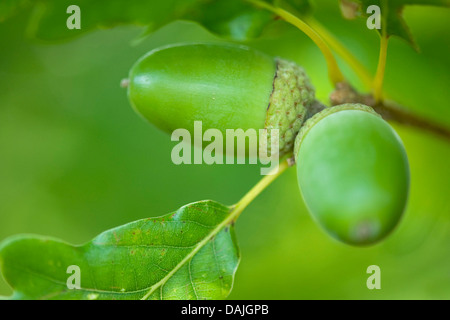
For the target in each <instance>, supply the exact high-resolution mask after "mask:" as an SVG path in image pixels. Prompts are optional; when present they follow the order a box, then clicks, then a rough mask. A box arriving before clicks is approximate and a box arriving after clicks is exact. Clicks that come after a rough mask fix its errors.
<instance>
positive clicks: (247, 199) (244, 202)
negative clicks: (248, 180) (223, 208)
mask: <svg viewBox="0 0 450 320" xmlns="http://www.w3.org/2000/svg"><path fill="white" fill-rule="evenodd" d="M289 158H290V157H288V159H286V160H284V161H283V162H282V163H281V164H280V165H279V166H278V167H277V168H275V169H273V170H272V171H271V172H270V173H269V174H268V175H266V176H265V177H264V178H262V179H261V180H260V181H259V182H258V183H257V184H256V185H254V186H253V188H252V189H250V191H249V192H247V194H246V195H245V196H243V197H242V198H241V200H239V201H238V202H237V203H236V204H235V205H234V208H233V213H232V214H231V217H232V219H233V221H236V219H237V218H238V217H239V215H240V214H241V213H242V211H244V209H245V208H246V207H247V206H248V205H249V204H250V203H251V202H252V201H253V200H254V199H255V198H256V197H257V196H258V195H259V194H260V193H261V192H262V191H263V190H264V189H265V188H266V187H267V186H268V185H270V184H271V183H272V182H273V181H274V180H276V179H277V178H278V177H279V176H280V175H281V174H282V173H283V172H284V171H286V169H287V168H289V161H288V160H289Z"/></svg>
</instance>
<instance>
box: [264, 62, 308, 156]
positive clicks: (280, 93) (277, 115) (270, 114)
mask: <svg viewBox="0 0 450 320" xmlns="http://www.w3.org/2000/svg"><path fill="white" fill-rule="evenodd" d="M276 63H277V71H276V74H275V77H274V81H273V91H272V94H271V96H270V100H269V106H268V108H267V114H266V122H265V129H268V141H270V130H271V129H279V138H280V142H279V153H280V155H283V154H285V153H287V152H289V151H292V148H293V145H294V140H295V137H296V135H297V133H298V131H299V130H300V128H301V126H302V123H303V121H304V120H305V116H306V114H307V111H308V108H309V107H310V106H311V105H312V104H313V102H314V100H315V99H314V95H315V90H314V87H313V86H312V84H311V82H310V80H309V78H308V76H307V75H306V73H305V71H304V70H303V68H301V67H300V66H298V65H297V64H295V63H294V62H290V61H287V60H283V59H276ZM269 146H270V143H269ZM270 149H271V148H270V147H269V150H270Z"/></svg>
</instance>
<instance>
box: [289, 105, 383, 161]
mask: <svg viewBox="0 0 450 320" xmlns="http://www.w3.org/2000/svg"><path fill="white" fill-rule="evenodd" d="M345 110H359V111H365V112H369V113H371V114H374V115H376V116H378V117H380V118H381V116H380V115H379V114H378V113H376V112H375V110H373V109H372V108H371V107H369V106H366V105H364V104H359V103H346V104H342V105H339V106H335V107H329V108H325V109H324V110H322V111H320V112H319V113H316V114H315V115H313V116H312V117H311V118H309V119H308V120H306V121H305V123H304V124H303V126H302V127H301V129H300V131H299V132H298V134H297V137H296V138H295V145H294V156H295V161H296V162H297V161H298V159H297V155H298V151H299V150H300V145H301V143H302V141H303V138H304V137H305V136H306V134H307V133H308V132H309V130H311V128H312V127H314V125H316V124H317V123H318V122H319V121H320V120H322V119H323V118H325V117H327V116H329V115H331V114H333V113H336V112H339V111H345Z"/></svg>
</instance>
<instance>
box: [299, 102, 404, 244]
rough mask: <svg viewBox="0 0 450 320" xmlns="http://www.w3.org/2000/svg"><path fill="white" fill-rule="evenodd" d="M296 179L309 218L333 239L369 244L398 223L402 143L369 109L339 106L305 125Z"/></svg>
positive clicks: (384, 122) (400, 204)
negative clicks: (310, 216) (308, 212)
mask: <svg viewBox="0 0 450 320" xmlns="http://www.w3.org/2000/svg"><path fill="white" fill-rule="evenodd" d="M297 139H299V140H298V141H296V153H297V154H296V159H297V177H298V184H299V187H300V190H301V193H302V196H303V199H304V201H305V203H306V206H307V207H308V209H309V211H310V213H311V214H312V216H313V218H314V219H315V220H316V221H318V222H319V224H320V225H322V226H323V227H324V229H325V230H326V231H327V232H328V233H329V234H331V235H332V236H333V237H334V238H336V239H338V240H340V241H343V242H345V243H348V244H352V245H368V244H372V243H375V242H377V241H379V240H381V239H383V238H384V237H386V236H387V235H388V234H389V233H390V232H391V231H392V230H393V229H394V228H395V226H396V225H397V224H398V222H399V220H400V218H401V216H402V214H403V212H404V210H405V206H406V202H407V197H408V191H409V165H408V159H407V156H406V151H405V148H404V146H403V143H402V141H401V140H400V138H399V136H398V135H397V134H396V132H395V131H394V130H393V129H392V127H391V126H390V125H389V124H388V123H387V122H386V121H384V120H383V119H382V118H381V117H379V116H378V115H377V114H375V113H374V112H373V111H371V109H369V107H366V106H362V105H351V104H348V105H342V106H338V107H334V108H329V109H325V110H324V111H322V112H321V113H319V114H317V115H316V116H315V117H313V118H311V119H309V120H308V121H306V123H305V125H304V128H302V130H301V131H300V133H299V136H298V137H297Z"/></svg>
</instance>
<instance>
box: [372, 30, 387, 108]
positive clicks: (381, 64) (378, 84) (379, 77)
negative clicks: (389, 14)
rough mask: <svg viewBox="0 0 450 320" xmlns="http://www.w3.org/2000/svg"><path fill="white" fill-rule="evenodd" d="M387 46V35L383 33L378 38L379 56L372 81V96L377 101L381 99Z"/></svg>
mask: <svg viewBox="0 0 450 320" xmlns="http://www.w3.org/2000/svg"><path fill="white" fill-rule="evenodd" d="M387 47H388V37H387V36H386V35H384V34H383V35H382V36H381V40H380V56H379V59H378V67H377V73H376V74H375V79H374V81H373V96H374V98H375V101H377V102H379V101H381V100H382V99H383V80H384V71H385V70H386V59H387Z"/></svg>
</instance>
